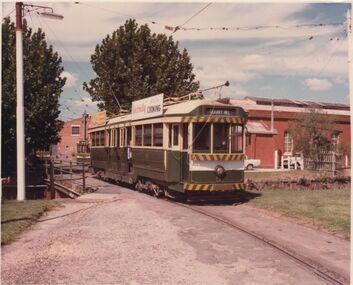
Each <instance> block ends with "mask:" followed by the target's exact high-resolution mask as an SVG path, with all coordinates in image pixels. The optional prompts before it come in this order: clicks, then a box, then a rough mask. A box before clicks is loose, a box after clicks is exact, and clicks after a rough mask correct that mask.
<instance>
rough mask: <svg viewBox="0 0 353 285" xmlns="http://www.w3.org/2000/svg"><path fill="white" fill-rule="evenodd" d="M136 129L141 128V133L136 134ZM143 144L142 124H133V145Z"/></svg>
mask: <svg viewBox="0 0 353 285" xmlns="http://www.w3.org/2000/svg"><path fill="white" fill-rule="evenodd" d="M138 129H141V134H138V131H139V130H138ZM142 145H143V126H142V125H139V126H135V146H142Z"/></svg>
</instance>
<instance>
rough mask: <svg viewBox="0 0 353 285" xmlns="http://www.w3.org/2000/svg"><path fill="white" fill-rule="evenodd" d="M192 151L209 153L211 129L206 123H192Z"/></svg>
mask: <svg viewBox="0 0 353 285" xmlns="http://www.w3.org/2000/svg"><path fill="white" fill-rule="evenodd" d="M193 142H194V143H193V151H194V152H210V149H211V147H210V146H211V128H210V124H207V123H194V130H193Z"/></svg>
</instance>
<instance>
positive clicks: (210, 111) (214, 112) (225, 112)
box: [206, 108, 235, 116]
mask: <svg viewBox="0 0 353 285" xmlns="http://www.w3.org/2000/svg"><path fill="white" fill-rule="evenodd" d="M206 114H207V115H210V116H234V115H235V110H231V109H216V108H206Z"/></svg>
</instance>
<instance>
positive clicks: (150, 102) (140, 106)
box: [131, 93, 164, 120]
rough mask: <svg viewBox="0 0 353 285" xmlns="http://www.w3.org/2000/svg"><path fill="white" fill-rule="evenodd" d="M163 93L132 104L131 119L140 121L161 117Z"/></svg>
mask: <svg viewBox="0 0 353 285" xmlns="http://www.w3.org/2000/svg"><path fill="white" fill-rule="evenodd" d="M163 97H164V95H163V93H162V94H158V95H155V96H151V97H147V98H145V99H141V100H138V101H134V102H132V111H131V119H132V120H140V119H145V118H152V117H157V116H161V115H163Z"/></svg>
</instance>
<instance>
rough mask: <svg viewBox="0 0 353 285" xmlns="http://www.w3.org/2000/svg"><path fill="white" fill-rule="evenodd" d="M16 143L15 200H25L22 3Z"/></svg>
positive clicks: (19, 11)
mask: <svg viewBox="0 0 353 285" xmlns="http://www.w3.org/2000/svg"><path fill="white" fill-rule="evenodd" d="M16 89H17V105H16V141H17V200H19V201H23V200H25V191H26V188H25V187H26V184H25V182H26V179H25V127H24V124H25V120H24V119H25V117H24V103H23V101H24V100H23V39H22V3H19V2H17V3H16Z"/></svg>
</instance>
